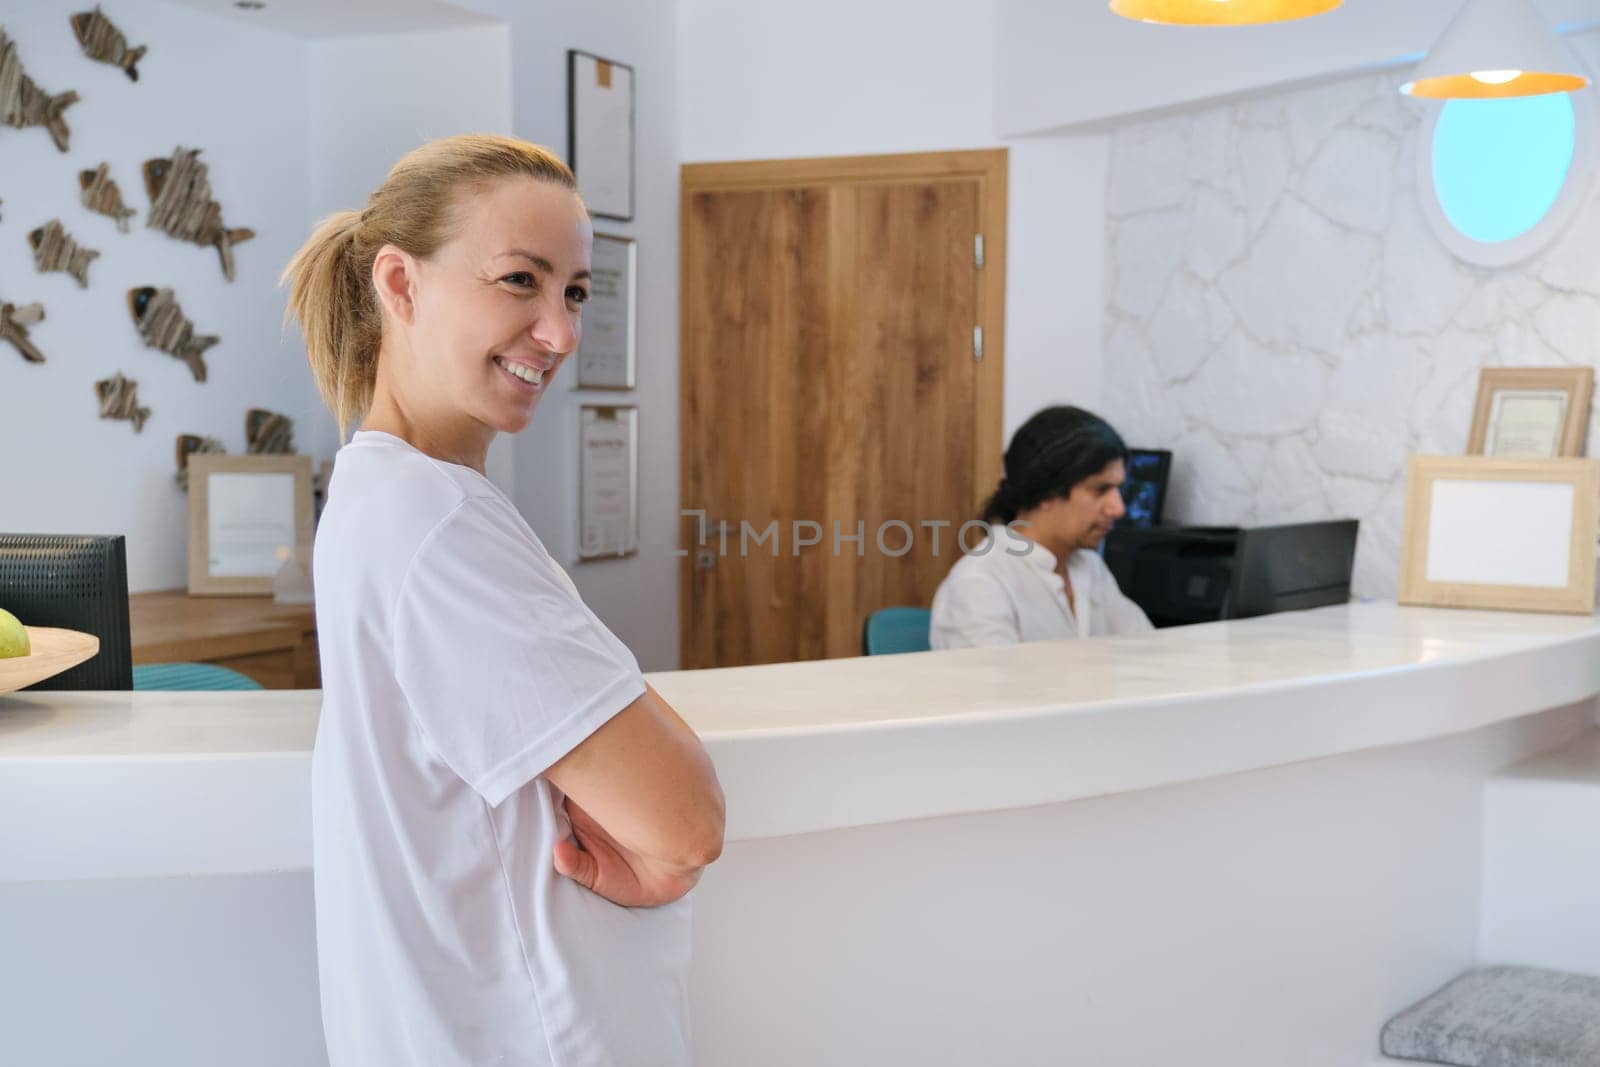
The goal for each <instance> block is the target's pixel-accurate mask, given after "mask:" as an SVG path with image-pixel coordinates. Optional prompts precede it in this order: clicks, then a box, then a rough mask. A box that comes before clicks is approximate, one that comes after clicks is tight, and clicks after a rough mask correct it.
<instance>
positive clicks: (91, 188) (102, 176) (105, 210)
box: [78, 163, 138, 233]
mask: <svg viewBox="0 0 1600 1067" xmlns="http://www.w3.org/2000/svg"><path fill="white" fill-rule="evenodd" d="M78 188H80V189H82V190H83V194H82V196H81V197H80V199H81V200H82V201H83V206H84V207H86V208H88V209H89V210H90V211H93V212H95V213H96V214H100V215H108V216H110V217H111V218H113V219H116V220H117V229H119V230H121V231H122V232H123V233H127V232H128V220H129V219H131V218H133V217H134V216H135V215H137V214H138V212H137V211H135V210H134V209H133V208H131V207H128V206H126V205H125V204H123V202H122V190H121V189H119V188H117V183H116V182H114V181H112V180H111V164H109V163H102V164H100V165H99V166H98V167H96V168H95V169H94V170H80V171H79V172H78Z"/></svg>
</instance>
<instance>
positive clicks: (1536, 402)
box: [1467, 367, 1594, 459]
mask: <svg viewBox="0 0 1600 1067" xmlns="http://www.w3.org/2000/svg"><path fill="white" fill-rule="evenodd" d="M1593 395H1594V368H1593V367H1485V368H1483V369H1482V370H1481V371H1479V372H1478V399H1477V403H1476V405H1475V406H1474V409H1473V413H1472V430H1471V432H1470V433H1469V434H1468V435H1467V454H1468V455H1470V456H1495V457H1498V458H1502V459H1534V458H1539V459H1554V458H1556V457H1558V456H1567V457H1573V456H1581V455H1583V454H1584V452H1585V449H1584V444H1585V438H1586V437H1587V435H1588V430H1589V402H1590V399H1591V397H1592V396H1593ZM1513 404H1516V405H1518V406H1519V407H1520V408H1521V410H1520V411H1517V412H1513V410H1512V408H1511V405H1513Z"/></svg>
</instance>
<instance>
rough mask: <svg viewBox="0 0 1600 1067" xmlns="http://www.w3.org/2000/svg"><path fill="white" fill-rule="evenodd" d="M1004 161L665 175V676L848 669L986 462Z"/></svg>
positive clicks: (912, 585)
mask: <svg viewBox="0 0 1600 1067" xmlns="http://www.w3.org/2000/svg"><path fill="white" fill-rule="evenodd" d="M1004 190H1005V155H1004V152H1003V151H1001V152H971V153H943V154H939V155H934V156H892V157H869V158H866V159H854V160H811V161H785V162H776V163H761V164H747V165H741V164H712V165H703V166H688V167H685V168H684V186H683V211H682V244H683V269H682V294H683V297H682V315H683V322H682V330H683V344H682V369H683V375H682V376H683V396H682V425H681V427H680V434H681V441H682V450H683V455H682V475H683V477H682V489H681V499H682V506H683V509H684V511H685V518H684V522H683V531H682V544H683V547H684V549H685V550H686V554H685V556H684V560H683V564H682V566H683V573H682V602H681V603H682V607H681V611H682V648H681V652H682V662H683V666H684V667H709V666H731V665H736V664H746V663H767V662H778V661H786V660H796V659H817V658H822V657H831V656H847V655H854V654H857V653H858V652H859V651H860V646H861V631H862V626H863V623H864V621H865V619H866V616H867V615H868V614H869V613H870V612H871V611H873V610H875V609H877V608H880V607H886V606H890V605H896V604H915V605H924V606H926V605H927V604H928V603H929V602H930V601H931V599H932V596H933V591H934V589H935V588H936V587H937V586H938V584H939V582H940V580H941V579H942V578H943V577H944V574H945V573H946V572H947V571H948V570H949V568H950V565H951V564H952V563H953V562H954V561H955V559H956V552H957V551H958V550H957V548H956V544H957V540H956V539H957V533H958V530H959V528H960V526H961V524H962V523H963V522H966V521H969V520H971V519H972V518H973V516H974V513H975V511H976V508H977V506H978V504H979V502H980V501H981V499H982V497H983V495H984V494H985V493H987V492H988V491H990V490H991V489H992V488H993V485H994V482H995V480H996V478H997V477H998V472H999V467H1000V448H1001V442H1000V387H1001V381H1002V376H1001V372H1002V364H1001V359H1000V346H1001V326H1000V321H999V320H1000V311H1001V309H1002V308H1003V295H1004V277H1003V272H1002V269H1001V267H1000V264H1001V263H1003V258H1002V257H1003V241H1004V209H1005V204H1004Z"/></svg>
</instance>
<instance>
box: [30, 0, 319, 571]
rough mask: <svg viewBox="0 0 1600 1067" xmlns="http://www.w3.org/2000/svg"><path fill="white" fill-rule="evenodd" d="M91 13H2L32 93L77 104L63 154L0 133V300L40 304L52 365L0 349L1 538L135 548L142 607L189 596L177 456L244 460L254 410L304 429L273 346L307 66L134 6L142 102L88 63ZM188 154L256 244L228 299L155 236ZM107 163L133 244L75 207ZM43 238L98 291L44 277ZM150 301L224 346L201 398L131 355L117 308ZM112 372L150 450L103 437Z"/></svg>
mask: <svg viewBox="0 0 1600 1067" xmlns="http://www.w3.org/2000/svg"><path fill="white" fill-rule="evenodd" d="M85 7H86V5H84V4H80V3H75V2H71V0H9V2H8V3H7V5H6V9H5V13H4V20H3V24H4V26H5V29H6V31H7V32H8V33H9V34H10V35H11V37H12V38H13V39H14V40H15V41H16V42H17V45H18V47H19V49H20V52H21V58H22V60H23V64H24V66H25V68H26V70H27V71H28V73H29V75H30V76H31V77H33V78H34V80H35V81H37V82H38V83H39V84H40V85H41V86H42V87H43V88H45V89H47V90H48V91H50V92H52V93H60V92H65V91H67V90H69V89H75V90H77V91H78V92H79V93H80V94H81V95H82V97H83V99H82V101H81V102H80V103H79V104H77V105H75V106H73V107H71V108H69V109H68V110H67V113H66V114H67V118H68V122H69V124H70V125H71V127H72V147H71V151H70V152H69V153H66V154H62V153H60V152H58V151H56V148H55V146H54V145H53V144H52V143H51V140H50V138H49V135H48V134H47V133H46V132H45V131H44V130H42V129H37V128H29V129H24V130H15V129H12V128H10V127H0V161H3V163H0V198H3V199H4V204H3V206H0V299H3V300H6V301H10V302H13V303H17V304H27V303H31V302H33V301H40V302H42V303H44V305H45V307H46V312H47V314H48V316H49V318H48V319H47V320H46V321H45V322H44V323H42V324H41V325H40V326H38V327H37V328H35V329H34V331H33V338H34V340H35V341H36V342H37V343H38V345H39V347H40V348H41V349H43V350H44V352H45V354H46V355H47V356H48V357H49V361H48V362H46V363H44V364H41V365H32V364H28V363H25V362H24V361H23V360H22V359H21V357H20V356H18V355H17V354H16V353H15V352H14V351H13V350H12V349H11V348H10V346H8V345H4V344H0V457H4V458H3V461H0V462H3V467H0V470H3V473H0V529H3V530H6V531H12V532H57V533H121V534H126V535H127V538H128V566H129V582H130V584H131V586H132V587H133V588H134V589H135V590H141V589H153V588H162V587H170V586H179V585H182V584H183V583H184V580H185V574H186V560H187V545H188V534H187V530H188V525H187V524H188V512H187V507H188V500H187V497H186V496H185V495H184V494H183V493H182V492H180V491H179V489H178V488H177V485H176V483H175V482H174V480H173V475H174V473H175V471H176V467H175V464H174V458H173V455H174V439H175V438H176V437H177V436H178V435H179V434H182V433H199V434H207V435H211V436H215V437H219V438H221V439H222V440H223V442H224V443H225V444H226V445H227V446H228V449H229V451H233V452H242V451H244V446H245V441H244V414H245V411H246V409H248V408H251V407H265V408H270V409H272V410H274V411H279V412H282V413H283V414H286V415H288V416H290V417H291V418H293V419H294V420H295V422H296V424H297V426H303V425H305V424H306V423H305V420H306V419H307V417H308V415H309V414H310V413H311V411H312V407H311V394H310V392H309V384H310V376H309V374H308V373H307V372H306V371H305V369H304V360H303V358H302V357H301V356H300V354H299V347H298V344H297V343H295V342H294V339H293V338H292V337H291V338H289V339H284V338H283V336H282V330H281V327H280V325H279V324H280V321H281V319H282V315H283V307H284V304H283V298H282V297H281V295H280V294H279V293H278V291H277V289H276V282H277V272H278V270H279V269H280V267H281V266H282V264H283V263H284V261H285V260H286V259H287V258H288V256H289V254H290V253H291V252H292V251H293V250H294V248H295V247H296V246H297V245H298V243H299V241H300V240H301V239H302V237H303V236H304V233H305V228H306V221H307V208H306V182H305V175H306V171H307V151H306V149H307V123H306V84H307V82H306V63H305V51H304V47H303V46H302V45H301V44H300V43H299V42H297V41H295V40H293V39H291V38H288V37H284V36H280V35H277V34H274V33H269V32H266V31H261V30H254V31H253V30H249V29H247V28H242V27H240V26H239V25H237V24H235V23H232V22H228V21H224V20H220V19H218V18H216V17H214V16H211V15H206V14H201V13H198V12H195V11H193V10H190V9H187V8H182V7H174V6H171V5H169V4H164V3H159V2H155V0H125V2H122V3H119V4H118V5H117V7H116V10H115V18H116V21H117V23H118V25H119V26H121V28H122V29H123V30H124V31H125V32H126V33H127V34H128V36H129V38H130V40H131V41H132V42H133V43H135V44H143V43H147V44H148V45H149V46H150V53H149V55H147V56H146V57H145V59H144V60H143V61H142V62H141V63H140V66H139V69H140V80H139V81H138V83H137V84H135V83H133V82H130V81H129V80H128V79H127V78H126V77H125V76H124V74H123V73H122V71H121V70H119V69H117V68H115V67H111V66H108V65H106V64H102V63H94V62H91V61H90V60H88V59H87V58H85V57H84V56H83V55H82V54H81V52H80V51H79V48H78V43H77V40H76V38H74V36H73V34H72V30H71V27H70V25H69V24H68V21H67V18H68V15H69V14H71V13H72V12H74V11H79V10H83V9H84V8H85ZM179 144H182V145H184V146H186V147H199V148H202V149H204V154H203V156H202V159H203V160H204V161H206V162H207V163H208V165H209V167H210V181H211V186H212V189H213V191H214V194H215V196H216V197H217V199H218V200H219V201H220V202H221V203H222V206H223V209H224V219H225V220H226V221H227V223H228V225H230V226H234V227H238V226H249V227H251V228H253V229H255V231H256V233H257V237H256V238H255V239H254V240H253V241H250V242H248V243H246V244H242V245H240V246H238V248H237V249H236V258H237V262H238V273H237V278H236V280H235V281H234V282H232V283H231V284H230V283H229V282H227V281H226V280H225V279H224V278H223V276H222V271H221V269H220V266H219V263H218V259H217V254H216V252H215V251H214V250H211V249H204V248H199V247H197V246H195V245H192V244H187V243H184V242H179V241H176V240H173V239H172V238H169V237H167V236H166V235H165V234H163V233H160V232H158V231H155V230H149V229H146V228H145V225H144V217H145V215H146V213H147V211H148V208H149V199H148V197H147V196H146V195H145V191H144V187H143V179H142V176H141V168H142V166H143V164H144V161H145V160H147V159H151V158H153V157H157V156H168V155H170V154H171V152H172V150H173V148H174V147H175V146H176V145H179ZM101 162H109V163H110V164H111V174H112V177H113V178H114V179H115V180H116V181H117V184H118V185H119V186H120V187H121V189H122V194H123V200H124V201H125V202H126V203H127V204H128V206H130V207H133V208H136V209H138V211H139V215H138V216H136V217H135V218H134V219H133V220H131V232H130V233H129V234H127V235H123V234H120V233H118V232H117V229H116V227H115V225H114V224H113V222H112V220H111V219H109V218H106V217H104V216H101V215H96V214H93V213H91V212H90V211H88V209H86V208H84V207H83V206H82V205H81V204H80V203H79V201H78V192H79V189H78V171H80V170H88V169H93V168H94V167H95V166H96V165H97V164H99V163H101ZM52 218H60V219H61V220H62V223H63V224H64V225H65V227H66V229H67V232H68V233H70V234H72V235H73V236H74V237H76V238H78V239H79V240H80V241H81V242H83V243H84V244H86V245H88V246H89V247H92V248H95V249H97V250H99V251H100V252H101V253H102V255H101V257H100V258H99V259H97V260H95V261H94V263H93V264H92V266H91V267H90V269H89V281H90V284H89V288H87V289H79V288H78V286H77V283H76V282H74V281H73V280H72V279H71V278H70V277H69V276H68V275H65V274H38V273H36V272H35V269H34V265H33V258H32V250H31V249H30V248H29V246H28V244H27V239H26V238H27V234H28V232H29V231H30V230H32V229H34V228H35V227H37V226H40V225H42V224H43V223H45V222H47V221H49V220H50V219H52ZM142 285H156V286H172V287H173V288H174V289H175V290H176V292H177V296H178V300H179V301H180V303H181V304H182V306H183V309H184V312H185V313H186V314H187V315H188V316H189V317H190V318H191V319H192V320H193V321H194V323H195V325H196V327H197V329H198V330H199V331H200V332H202V333H215V334H218V335H220V336H221V338H222V343H221V344H219V345H217V346H216V347H214V348H212V349H211V350H210V351H209V352H207V353H206V357H205V358H206V363H207V366H208V368H209V377H208V380H207V381H206V383H205V384H199V383H196V382H195V381H194V380H193V378H192V377H191V376H190V373H189V371H188V369H187V368H186V367H185V366H184V365H183V364H181V363H179V362H178V361H177V360H175V359H173V358H172V357H170V356H168V355H166V354H165V353H162V352H159V351H156V350H154V349H147V348H146V347H145V346H144V344H143V342H142V341H141V340H140V339H139V336H138V334H137V333H136V332H135V329H134V326H133V322H132V319H131V317H130V315H129V312H128V305H127V296H126V294H127V290H129V289H130V288H134V287H137V286H142ZM119 370H120V371H121V372H122V373H123V374H125V375H126V376H127V377H129V378H131V379H134V380H136V381H137V382H138V383H139V401H140V403H141V404H142V405H144V406H146V407H149V408H150V409H151V412H152V414H151V417H150V420H149V422H148V423H146V425H145V427H144V431H143V432H142V433H137V434H136V433H135V432H134V430H133V427H132V424H131V423H128V422H113V421H103V420H101V419H99V418H98V417H97V416H98V412H99V407H98V403H97V401H96V398H95V395H94V383H95V381H96V380H98V379H101V378H106V377H110V376H111V374H113V373H114V372H116V371H119ZM297 443H300V444H302V445H303V444H304V443H305V442H304V441H303V440H301V439H299V438H297Z"/></svg>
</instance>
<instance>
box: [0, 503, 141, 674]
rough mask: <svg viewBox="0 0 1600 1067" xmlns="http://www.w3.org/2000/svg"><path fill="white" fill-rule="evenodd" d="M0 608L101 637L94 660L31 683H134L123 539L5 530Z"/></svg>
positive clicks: (0, 540)
mask: <svg viewBox="0 0 1600 1067" xmlns="http://www.w3.org/2000/svg"><path fill="white" fill-rule="evenodd" d="M0 608H4V609H5V610H7V611H9V612H11V614H13V615H15V616H16V617H17V618H19V619H21V620H22V622H23V623H24V624H25V625H27V626H54V627H59V628H61V629H64V630H79V631H82V632H83V633H88V634H93V635H94V636H96V637H98V638H99V639H100V652H99V654H98V655H96V656H95V657H94V658H93V659H91V660H89V661H88V662H86V663H82V664H79V665H78V666H76V667H73V668H72V669H71V670H69V671H63V672H62V673H60V674H58V675H56V676H55V677H53V678H48V679H46V680H45V681H43V682H40V683H39V684H37V685H35V686H33V687H32V688H34V689H132V688H133V651H132V647H131V644H130V640H129V636H128V556H127V545H126V543H125V541H124V540H123V538H121V537H92V536H82V537H80V536H65V535H56V534H0Z"/></svg>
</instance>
